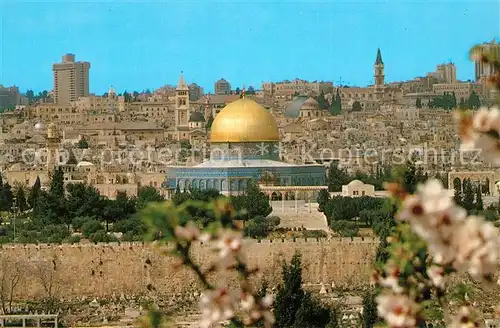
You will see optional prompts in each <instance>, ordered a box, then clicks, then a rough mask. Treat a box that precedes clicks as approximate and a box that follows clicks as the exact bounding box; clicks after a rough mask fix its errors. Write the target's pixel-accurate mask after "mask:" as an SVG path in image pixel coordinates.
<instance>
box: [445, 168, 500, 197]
mask: <svg viewBox="0 0 500 328" xmlns="http://www.w3.org/2000/svg"><path fill="white" fill-rule="evenodd" d="M466 179H469V180H470V181H472V182H474V183H478V184H479V185H480V186H481V191H482V193H483V194H485V195H491V196H496V195H498V194H499V192H498V188H497V186H496V178H495V172H492V171H488V172H486V171H485V172H449V173H448V188H449V189H458V188H460V190H462V191H463V188H464V181H465V180H466Z"/></svg>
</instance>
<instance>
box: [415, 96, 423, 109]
mask: <svg viewBox="0 0 500 328" xmlns="http://www.w3.org/2000/svg"><path fill="white" fill-rule="evenodd" d="M415 106H416V107H417V108H422V100H421V99H420V98H417V100H416V101H415Z"/></svg>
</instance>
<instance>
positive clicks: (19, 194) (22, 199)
mask: <svg viewBox="0 0 500 328" xmlns="http://www.w3.org/2000/svg"><path fill="white" fill-rule="evenodd" d="M15 194H16V207H17V209H18V210H19V211H20V212H24V211H26V210H27V209H28V204H27V203H26V195H25V193H24V189H23V187H21V186H18V187H17V188H16V192H15Z"/></svg>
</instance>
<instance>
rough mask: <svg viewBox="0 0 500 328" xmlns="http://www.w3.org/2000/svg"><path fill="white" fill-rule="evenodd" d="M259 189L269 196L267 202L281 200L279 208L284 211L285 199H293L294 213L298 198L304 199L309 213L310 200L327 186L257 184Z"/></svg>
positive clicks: (297, 209)
mask: <svg viewBox="0 0 500 328" xmlns="http://www.w3.org/2000/svg"><path fill="white" fill-rule="evenodd" d="M259 187H260V190H261V191H262V192H263V193H265V194H266V195H267V196H268V197H269V202H271V201H273V200H281V209H282V211H283V212H285V201H286V200H294V201H295V213H298V211H299V207H298V200H299V199H303V200H306V201H307V202H308V204H309V213H311V202H315V201H316V198H317V197H318V193H319V192H320V190H323V189H325V190H328V186H265V185H259Z"/></svg>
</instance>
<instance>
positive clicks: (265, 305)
mask: <svg viewBox="0 0 500 328" xmlns="http://www.w3.org/2000/svg"><path fill="white" fill-rule="evenodd" d="M272 304H273V297H272V296H271V295H269V294H268V295H266V296H264V297H263V298H262V299H260V300H259V299H256V298H255V296H253V295H252V294H250V293H243V294H242V295H241V308H242V309H243V311H245V317H244V323H245V324H246V325H251V324H252V323H255V322H257V321H258V320H261V319H262V321H263V323H264V326H265V327H272V325H273V323H274V321H275V319H274V315H273V314H272V313H271V310H270V309H271V306H272Z"/></svg>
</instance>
